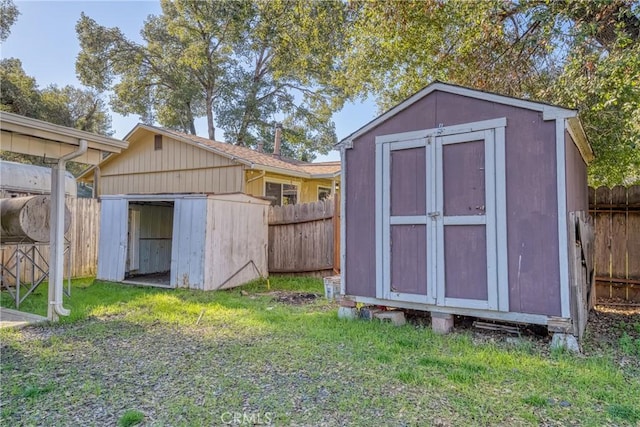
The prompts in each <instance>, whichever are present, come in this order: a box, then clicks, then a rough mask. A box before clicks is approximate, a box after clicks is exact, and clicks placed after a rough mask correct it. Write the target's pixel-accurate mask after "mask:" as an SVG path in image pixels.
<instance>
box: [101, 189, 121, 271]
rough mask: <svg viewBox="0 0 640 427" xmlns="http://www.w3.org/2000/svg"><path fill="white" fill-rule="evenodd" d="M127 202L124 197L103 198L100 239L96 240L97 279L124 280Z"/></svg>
mask: <svg viewBox="0 0 640 427" xmlns="http://www.w3.org/2000/svg"><path fill="white" fill-rule="evenodd" d="M127 215H128V202H127V201H126V200H124V199H117V200H103V201H102V202H101V208H100V240H99V242H98V274H97V278H98V279H99V280H108V281H111V282H120V281H122V280H124V269H125V260H126V256H127V219H128V216H127Z"/></svg>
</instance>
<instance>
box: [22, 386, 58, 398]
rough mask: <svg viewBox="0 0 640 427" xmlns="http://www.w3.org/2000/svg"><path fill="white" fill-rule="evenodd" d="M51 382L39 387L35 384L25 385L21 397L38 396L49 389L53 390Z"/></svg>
mask: <svg viewBox="0 0 640 427" xmlns="http://www.w3.org/2000/svg"><path fill="white" fill-rule="evenodd" d="M53 388H54V387H53V384H47V385H46V386H44V387H40V386H37V385H30V386H27V387H26V388H25V389H24V391H23V392H22V397H27V398H29V397H37V396H40V395H41V394H45V393H49V392H50V391H52V390H53Z"/></svg>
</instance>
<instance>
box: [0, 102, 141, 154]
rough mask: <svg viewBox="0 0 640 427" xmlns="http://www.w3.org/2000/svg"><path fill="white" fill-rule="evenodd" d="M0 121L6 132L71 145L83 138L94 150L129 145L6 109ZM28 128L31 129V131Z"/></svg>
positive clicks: (108, 150) (117, 148) (114, 150)
mask: <svg viewBox="0 0 640 427" xmlns="http://www.w3.org/2000/svg"><path fill="white" fill-rule="evenodd" d="M0 122H1V123H2V126H1V127H2V130H4V131H6V132H15V133H20V134H24V135H29V136H34V137H37V138H42V139H48V140H51V141H56V142H62V143H65V144H72V145H78V141H79V140H81V139H84V140H86V141H87V143H88V145H89V148H91V149H94V150H100V151H107V152H112V153H118V152H120V151H121V150H124V149H126V148H127V147H128V145H129V144H128V142H126V141H124V140H119V139H115V138H111V137H108V136H104V135H98V134H96V133H92V132H87V131H83V130H79V129H74V128H69V127H66V126H61V125H56V124H53V123H49V122H45V121H43V120H38V119H34V118H31V117H25V116H21V115H19V114H14V113H9V112H6V111H2V112H0ZM28 130H31V132H29V131H28ZM33 131H35V132H33Z"/></svg>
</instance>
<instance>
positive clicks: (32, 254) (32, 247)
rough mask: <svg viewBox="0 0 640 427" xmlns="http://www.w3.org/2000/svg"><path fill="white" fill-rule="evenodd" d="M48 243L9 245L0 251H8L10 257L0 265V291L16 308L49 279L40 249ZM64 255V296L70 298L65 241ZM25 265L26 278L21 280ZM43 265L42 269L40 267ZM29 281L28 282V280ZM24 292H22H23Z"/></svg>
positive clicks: (69, 257) (69, 276)
mask: <svg viewBox="0 0 640 427" xmlns="http://www.w3.org/2000/svg"><path fill="white" fill-rule="evenodd" d="M48 246H49V244H48V243H26V242H25V243H11V244H3V245H2V250H3V251H5V250H9V251H10V255H9V257H8V258H6V261H5V262H4V263H0V289H2V290H6V291H7V292H8V293H9V295H11V297H12V298H13V300H14V302H15V305H16V308H20V304H22V302H23V301H24V300H25V299H26V298H27V297H28V296H29V295H31V294H32V293H33V292H34V291H35V290H36V289H37V288H38V286H40V285H41V284H42V283H43V282H44V281H45V280H47V279H48V278H49V263H48V262H47V258H45V257H44V256H43V255H42V252H41V249H42V247H48ZM64 254H68V257H67V277H66V282H67V289H66V290H65V291H64V294H65V295H66V296H68V297H70V296H71V251H70V245H69V241H68V240H67V239H65V245H64ZM25 264H26V265H27V267H26V273H27V277H26V278H25V279H23V276H22V274H21V270H22V268H23V265H25ZM42 265H44V267H42ZM29 279H30V280H29ZM23 290H24V292H23Z"/></svg>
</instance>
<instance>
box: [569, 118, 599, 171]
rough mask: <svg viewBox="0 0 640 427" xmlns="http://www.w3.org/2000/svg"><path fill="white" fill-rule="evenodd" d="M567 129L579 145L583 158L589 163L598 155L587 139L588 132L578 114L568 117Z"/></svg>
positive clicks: (577, 145)
mask: <svg viewBox="0 0 640 427" xmlns="http://www.w3.org/2000/svg"><path fill="white" fill-rule="evenodd" d="M567 131H568V132H569V135H571V138H572V139H573V142H574V143H575V145H576V147H578V151H580V155H581V156H582V159H583V160H584V162H585V163H586V164H587V165H589V163H591V162H592V161H593V160H594V159H595V158H596V156H595V153H594V152H593V148H592V147H591V144H590V143H589V140H588V139H587V134H586V133H585V131H584V128H583V127H582V122H581V121H580V118H579V117H578V116H577V115H576V116H574V117H568V118H567Z"/></svg>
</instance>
